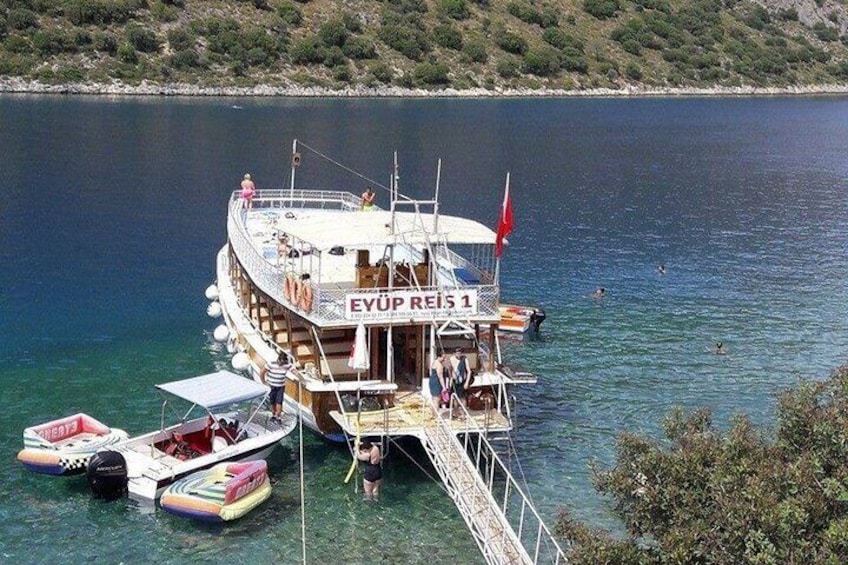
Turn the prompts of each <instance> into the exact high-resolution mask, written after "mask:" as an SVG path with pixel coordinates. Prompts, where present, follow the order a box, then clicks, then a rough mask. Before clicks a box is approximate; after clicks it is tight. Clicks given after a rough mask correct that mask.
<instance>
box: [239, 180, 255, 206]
mask: <svg viewBox="0 0 848 565" xmlns="http://www.w3.org/2000/svg"><path fill="white" fill-rule="evenodd" d="M254 196H256V185H255V184H254V183H253V180H252V179H251V178H250V173H245V174H244V178H243V179H242V181H241V199H242V201H243V203H244V207H245V208H251V207H252V206H253V197H254Z"/></svg>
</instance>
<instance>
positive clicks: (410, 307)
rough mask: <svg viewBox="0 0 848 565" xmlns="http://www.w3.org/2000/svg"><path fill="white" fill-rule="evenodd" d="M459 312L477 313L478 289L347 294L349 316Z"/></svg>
mask: <svg viewBox="0 0 848 565" xmlns="http://www.w3.org/2000/svg"><path fill="white" fill-rule="evenodd" d="M456 314H463V315H472V316H473V315H475V314H477V289H468V290H445V291H440V290H395V291H392V292H391V293H379V294H378V293H375V292H361V293H359V292H353V293H348V294H347V295H346V296H345V318H346V319H348V320H373V319H375V318H389V319H407V320H408V319H419V318H425V319H430V318H431V317H432V316H441V317H444V316H448V315H456Z"/></svg>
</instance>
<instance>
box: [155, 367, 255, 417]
mask: <svg viewBox="0 0 848 565" xmlns="http://www.w3.org/2000/svg"><path fill="white" fill-rule="evenodd" d="M156 388H158V389H159V390H162V391H165V392H168V393H170V394H173V395H174V396H177V397H179V398H182V399H183V400H187V401H189V402H191V403H192V404H196V405H198V406H202V407H203V408H206V409H207V410H211V409H213V408H219V407H222V406H228V405H230V404H234V403H236V402H244V401H246V400H253V399H255V398H260V397H264V396H265V395H266V394H268V387H266V386H265V385H262V384H259V383H257V382H256V381H253V380H250V379H247V378H245V377H242V376H239V375H236V374H235V373H231V372H229V371H218V372H217V373H210V374H208V375H201V376H199V377H192V378H190V379H184V380H181V381H172V382H170V383H164V384H160V385H156Z"/></svg>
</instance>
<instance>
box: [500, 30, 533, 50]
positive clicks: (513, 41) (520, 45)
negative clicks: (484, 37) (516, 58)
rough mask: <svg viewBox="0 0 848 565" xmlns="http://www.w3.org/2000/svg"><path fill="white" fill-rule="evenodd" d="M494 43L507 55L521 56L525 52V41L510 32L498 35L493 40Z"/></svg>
mask: <svg viewBox="0 0 848 565" xmlns="http://www.w3.org/2000/svg"><path fill="white" fill-rule="evenodd" d="M495 43H497V45H498V47H500V48H501V49H503V50H504V51H506V52H507V53H514V54H515V55H523V54H524V52H525V51H527V40H526V39H524V38H523V37H521V36H520V35H517V34H515V33H512V32H511V31H507V32H504V33H502V34H500V35H498V36H497V37H496V38H495Z"/></svg>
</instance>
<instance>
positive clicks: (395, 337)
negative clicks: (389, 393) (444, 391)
mask: <svg viewBox="0 0 848 565" xmlns="http://www.w3.org/2000/svg"><path fill="white" fill-rule="evenodd" d="M377 340H378V341H377V350H378V351H379V352H380V353H379V357H378V358H377V359H375V360H374V361H375V366H376V367H377V370H378V373H377V374H378V375H379V377H378V378H381V379H386V378H388V375H389V371H388V364H387V363H388V359H387V355H386V353H387V350H388V341H389V340H388V330H387V329H385V328H380V331H379V335H378V337H377ZM419 343H421V341H420V328H419V327H416V326H395V327H394V328H392V359H393V365H394V367H393V369H394V371H393V372H394V380H395V382H396V383H397V385H398V388H400V389H401V390H403V389H407V390H410V389H413V388H415V387H416V386H421V377H420V375H419V371H418V370H417V369H416V367H418V366H419V355H420V352H419Z"/></svg>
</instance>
